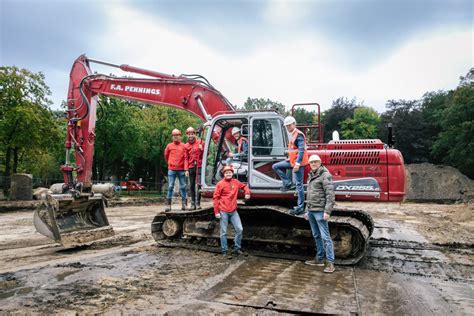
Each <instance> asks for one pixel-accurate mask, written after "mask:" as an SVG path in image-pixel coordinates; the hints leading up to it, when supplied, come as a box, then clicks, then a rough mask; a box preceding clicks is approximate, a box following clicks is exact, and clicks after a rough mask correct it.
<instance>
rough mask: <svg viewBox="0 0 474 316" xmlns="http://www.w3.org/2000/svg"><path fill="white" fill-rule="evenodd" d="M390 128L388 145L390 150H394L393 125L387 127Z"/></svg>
mask: <svg viewBox="0 0 474 316" xmlns="http://www.w3.org/2000/svg"><path fill="white" fill-rule="evenodd" d="M387 128H388V137H387V138H388V139H387V145H388V147H390V148H393V145H395V141H394V140H393V138H394V137H393V128H392V123H388V125H387Z"/></svg>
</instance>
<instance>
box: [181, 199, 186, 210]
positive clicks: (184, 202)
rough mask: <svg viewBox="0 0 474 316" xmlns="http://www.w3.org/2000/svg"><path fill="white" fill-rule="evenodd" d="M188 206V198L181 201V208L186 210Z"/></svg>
mask: <svg viewBox="0 0 474 316" xmlns="http://www.w3.org/2000/svg"><path fill="white" fill-rule="evenodd" d="M187 206H188V201H187V200H183V202H182V203H181V210H182V211H186V207H187Z"/></svg>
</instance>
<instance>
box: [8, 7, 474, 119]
mask: <svg viewBox="0 0 474 316" xmlns="http://www.w3.org/2000/svg"><path fill="white" fill-rule="evenodd" d="M473 41H474V40H473V2H472V1H460V0H449V1H448V0H446V1H438V0H397V1H394V0H360V1H356V0H333V1H323V0H313V1H296V0H295V1H290V0H288V1H283V0H280V1H264V0H261V1H257V0H254V1H231V0H228V1H224V0H222V1H199V0H186V1H172V0H156V1H151V0H148V1H145V0H142V1H138V0H137V1H131V0H122V1H118V0H117V1H113V0H106V1H92V0H90V1H87V0H82V1H80V0H74V1H73V0H62V1H60V0H0V64H1V65H4V66H10V65H16V66H19V67H23V68H27V69H30V70H32V71H35V72H36V71H42V72H43V73H44V74H45V75H46V83H47V84H48V85H49V86H50V87H51V90H52V93H53V94H52V96H51V99H52V100H53V101H54V103H55V105H54V106H53V107H54V108H58V106H59V104H60V102H61V100H64V99H65V98H66V94H67V87H68V76H69V71H70V67H71V65H72V62H73V61H74V59H75V58H76V57H78V56H79V55H81V54H83V53H85V54H87V55H88V56H89V57H91V58H95V59H100V60H104V61H108V62H112V63H117V64H130V65H134V66H138V67H142V68H146V69H151V70H156V71H160V72H165V73H169V74H181V73H199V74H202V75H204V76H205V77H206V78H207V79H209V81H210V82H211V83H212V84H213V85H214V86H215V87H216V88H217V89H219V90H220V91H221V92H222V93H223V94H224V95H225V96H226V97H227V98H228V99H229V100H230V101H231V102H232V103H234V104H236V105H239V106H240V105H242V104H243V103H244V102H245V100H246V99H247V97H258V98H260V97H262V98H270V99H272V100H274V101H279V102H282V103H284V104H286V105H291V104H293V103H300V102H309V101H316V102H319V103H320V104H321V105H322V107H323V109H326V108H328V107H329V106H330V105H331V102H332V100H334V99H336V98H337V97H341V96H345V97H348V98H352V97H355V98H357V100H359V101H364V104H365V105H368V106H372V107H374V108H375V109H376V110H378V111H379V112H383V111H384V109H385V102H386V101H387V100H389V99H417V98H420V97H421V96H422V95H423V94H424V93H425V92H427V91H434V90H440V89H444V90H447V89H452V88H455V87H456V86H457V84H458V82H459V76H461V75H465V74H466V73H467V71H468V69H469V68H470V67H472V66H473V61H474V56H473V49H474V43H473ZM93 70H98V71H99V72H104V73H106V74H108V73H111V72H114V73H116V74H117V75H123V74H121V73H120V72H117V71H115V70H113V69H106V68H101V67H98V66H95V65H93Z"/></svg>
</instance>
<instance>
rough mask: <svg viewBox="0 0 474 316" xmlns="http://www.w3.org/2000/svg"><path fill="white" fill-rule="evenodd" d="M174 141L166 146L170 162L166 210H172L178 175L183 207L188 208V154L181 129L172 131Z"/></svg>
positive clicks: (167, 157)
mask: <svg viewBox="0 0 474 316" xmlns="http://www.w3.org/2000/svg"><path fill="white" fill-rule="evenodd" d="M171 136H172V137H173V142H171V143H169V144H168V145H167V146H166V148H165V160H166V162H167V163H168V195H167V196H166V203H167V207H166V211H171V201H172V199H173V191H174V183H175V181H176V177H178V180H179V191H180V192H181V200H182V204H181V209H182V210H183V211H184V210H186V204H187V203H186V177H185V172H187V171H188V154H187V152H186V147H185V146H184V144H183V143H182V142H181V131H180V130H179V129H176V128H175V129H174V130H173V131H172V132H171Z"/></svg>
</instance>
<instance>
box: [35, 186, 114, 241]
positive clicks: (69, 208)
mask: <svg viewBox="0 0 474 316" xmlns="http://www.w3.org/2000/svg"><path fill="white" fill-rule="evenodd" d="M104 201H105V200H104V198H103V197H102V194H94V195H91V194H81V195H79V196H77V197H73V196H72V195H71V194H48V195H46V196H45V197H43V199H42V201H41V204H40V206H39V208H38V209H37V210H36V211H35V214H34V218H33V222H34V225H35V228H36V230H37V231H38V232H39V233H40V234H42V235H44V236H46V237H48V238H50V239H52V240H54V241H56V242H58V243H60V244H61V245H63V246H64V247H66V248H72V247H77V246H82V245H86V244H89V243H91V242H92V241H94V240H97V239H102V238H105V237H109V236H113V235H114V231H113V229H112V227H111V226H110V225H109V222H108V220H107V216H106V215H105V211H104V206H105V202H104Z"/></svg>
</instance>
